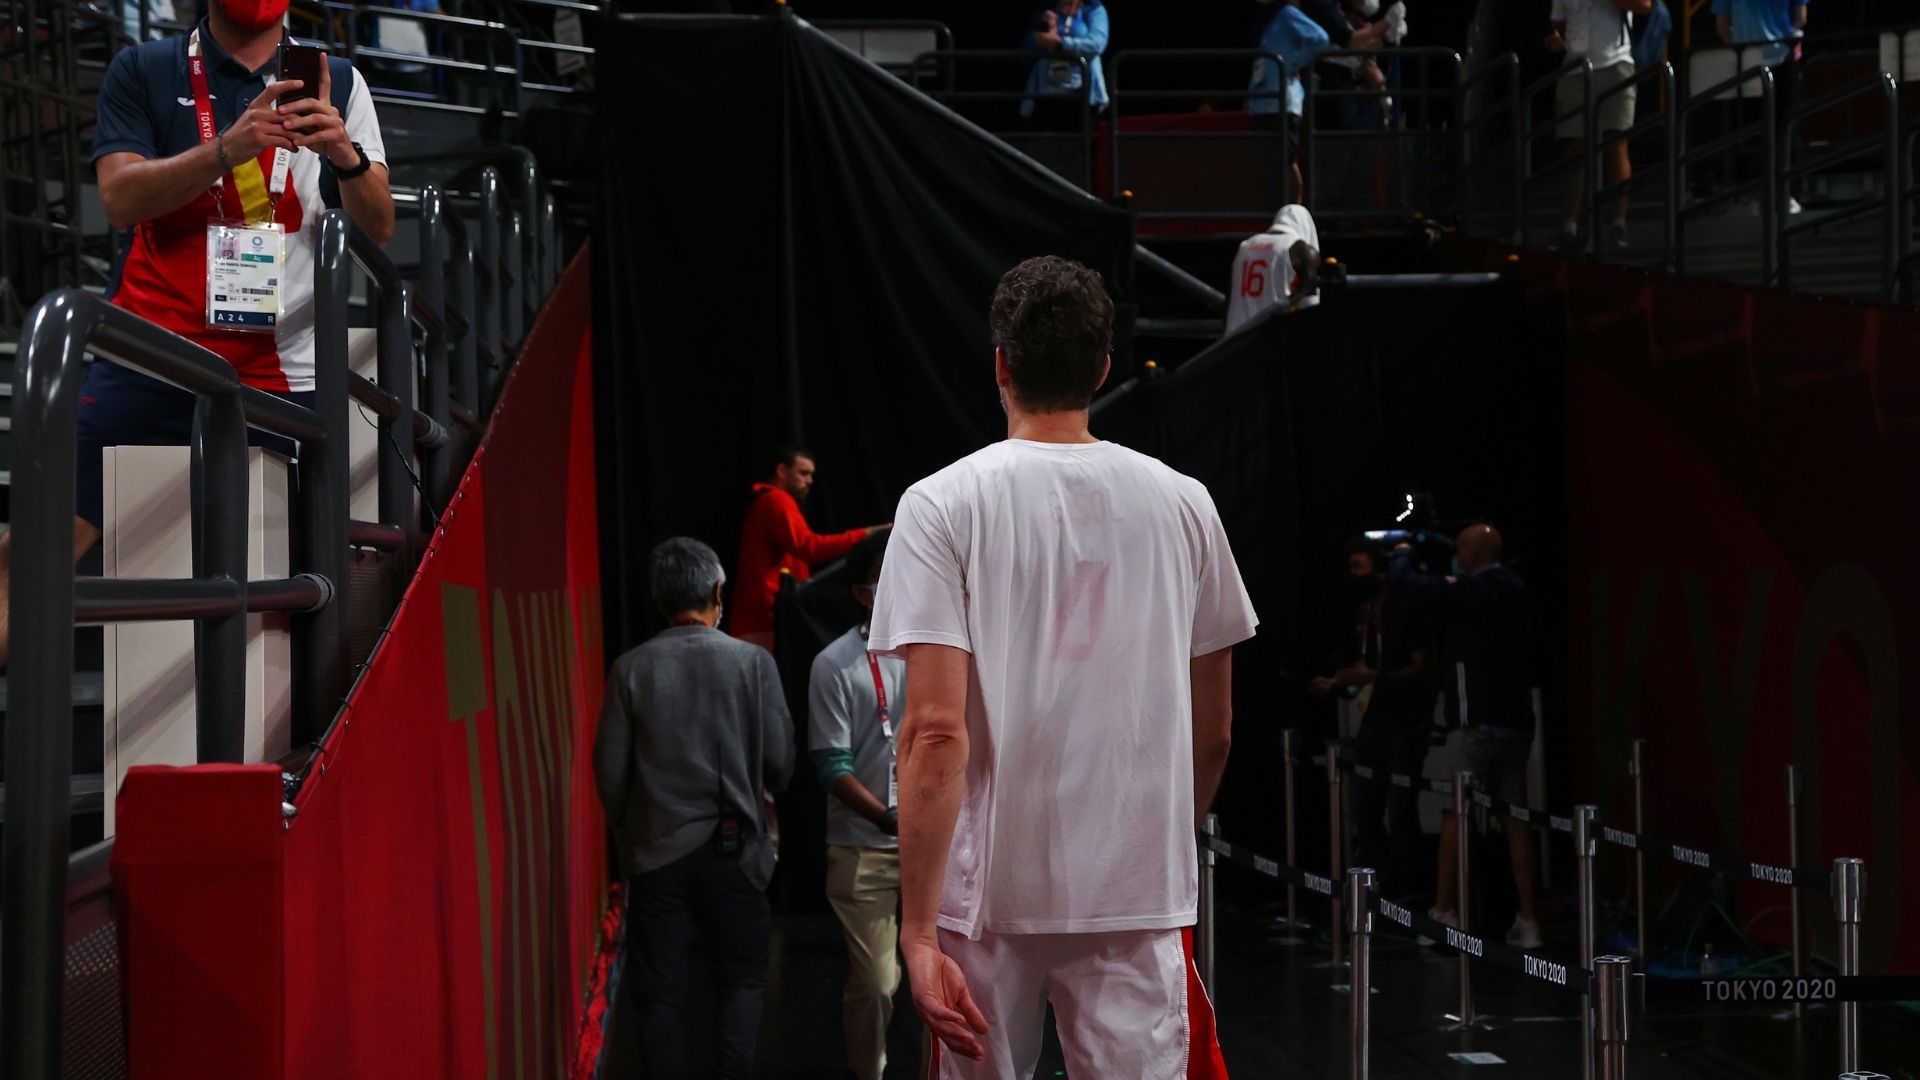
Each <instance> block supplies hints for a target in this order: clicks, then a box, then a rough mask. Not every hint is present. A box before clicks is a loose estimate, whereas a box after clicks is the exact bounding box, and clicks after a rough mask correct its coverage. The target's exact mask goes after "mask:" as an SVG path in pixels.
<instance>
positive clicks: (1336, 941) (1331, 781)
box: [1327, 739, 1347, 967]
mask: <svg viewBox="0 0 1920 1080" xmlns="http://www.w3.org/2000/svg"><path fill="white" fill-rule="evenodd" d="M1344 807H1345V804H1344V801H1343V800H1342V799H1341V797H1340V743H1339V742H1338V741H1337V740H1334V739H1328V740H1327V821H1328V825H1327V829H1328V832H1327V838H1328V841H1329V842H1328V844H1327V859H1328V861H1329V862H1330V864H1331V866H1332V869H1331V870H1329V871H1328V873H1327V877H1328V878H1329V879H1330V880H1333V881H1339V880H1340V873H1341V869H1342V867H1341V865H1340V864H1341V859H1340V853H1341V848H1342V839H1343V837H1344V836H1345V834H1346V831H1347V822H1346V815H1345V814H1344V813H1342V812H1341V811H1342V810H1343V809H1344ZM1343 925H1344V923H1343V921H1342V918H1341V907H1340V896H1339V894H1337V893H1336V894H1335V895H1334V896H1333V917H1332V918H1331V919H1330V920H1329V921H1328V922H1327V929H1328V931H1330V932H1329V933H1328V935H1327V936H1328V937H1330V938H1332V939H1333V966H1334V967H1339V966H1340V965H1341V963H1343V962H1344V958H1343V956H1342V955H1341V954H1342V953H1343V952H1344V944H1345V943H1344V940H1343V938H1344V937H1345V935H1343V934H1341V933H1340V929H1341V927H1342V926H1343Z"/></svg>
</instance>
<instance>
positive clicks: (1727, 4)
mask: <svg viewBox="0 0 1920 1080" xmlns="http://www.w3.org/2000/svg"><path fill="white" fill-rule="evenodd" d="M1713 24H1714V28H1715V29H1716V30H1718V31H1719V33H1720V40H1721V41H1723V42H1725V43H1727V44H1728V45H1731V46H1733V47H1734V48H1736V49H1739V48H1742V47H1744V46H1749V45H1758V46H1760V62H1761V63H1762V64H1765V65H1767V66H1768V67H1770V68H1772V69H1773V90H1774V99H1773V100H1774V105H1773V108H1774V113H1773V115H1774V124H1775V130H1776V132H1777V133H1778V137H1779V139H1780V147H1781V158H1782V164H1783V165H1784V164H1786V159H1787V158H1788V157H1789V156H1790V155H1791V153H1792V148H1791V147H1790V146H1788V144H1787V137H1786V133H1787V112H1788V111H1789V110H1790V109H1792V108H1793V103H1794V100H1795V99H1796V97H1797V96H1798V95H1797V93H1796V91H1797V90H1798V88H1799V81H1800V78H1799V77H1800V63H1799V61H1800V41H1801V39H1802V38H1804V37H1805V36H1806V32H1807V5H1806V3H1805V2H1804V0H1713ZM1755 171H1758V170H1755ZM1786 210H1787V213H1789V214H1797V213H1799V212H1800V203H1799V201H1798V200H1796V199H1795V198H1794V197H1793V193H1792V192H1787V193H1786ZM1755 211H1756V212H1758V203H1757V202H1756V204H1755Z"/></svg>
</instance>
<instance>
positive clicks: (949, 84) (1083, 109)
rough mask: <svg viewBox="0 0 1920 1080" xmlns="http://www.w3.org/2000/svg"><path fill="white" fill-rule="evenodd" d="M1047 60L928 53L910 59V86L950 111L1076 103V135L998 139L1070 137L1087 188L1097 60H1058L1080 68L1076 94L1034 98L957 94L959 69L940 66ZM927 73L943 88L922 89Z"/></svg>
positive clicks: (991, 52)
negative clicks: (995, 104)
mask: <svg viewBox="0 0 1920 1080" xmlns="http://www.w3.org/2000/svg"><path fill="white" fill-rule="evenodd" d="M816 29H817V28H816ZM822 34H823V35H824V31H822ZM836 44H839V43H838V42H836ZM843 47H844V46H843ZM1046 58H1047V54H1045V53H1041V52H1037V51H1035V50H1032V49H934V50H932V51H929V52H923V53H921V54H920V55H918V56H916V57H914V58H913V69H912V71H911V72H910V74H911V75H912V76H913V78H912V81H911V83H910V85H912V86H913V88H914V89H916V90H919V91H921V92H922V93H925V94H927V95H928V96H930V97H932V98H933V99H934V100H935V101H938V102H939V103H940V104H942V105H946V106H949V107H950V106H951V104H952V103H954V102H963V101H981V102H988V101H1007V102H1013V101H1018V102H1022V103H1025V102H1036V103H1037V102H1039V101H1041V100H1043V99H1045V100H1051V101H1071V102H1073V103H1075V104H1076V105H1077V106H1078V108H1077V109H1076V110H1075V116H1076V119H1077V120H1078V121H1079V123H1078V130H1077V131H1075V132H1071V133H1064V134H1063V133H1059V132H1033V133H1032V134H1031V136H1025V135H1024V133H1014V132H1004V131H1003V132H999V133H997V137H998V138H1000V139H1002V140H1005V139H1007V138H1008V137H1009V136H1013V137H1016V138H1018V137H1046V136H1052V137H1055V138H1064V137H1069V136H1071V137H1076V138H1078V140H1079V143H1080V157H1081V173H1082V175H1083V176H1085V177H1086V184H1087V185H1088V186H1091V184H1092V180H1093V64H1094V63H1095V62H1097V60H1096V61H1089V60H1088V59H1087V58H1086V57H1084V56H1071V57H1064V58H1061V59H1064V60H1065V61H1066V62H1069V63H1072V64H1074V65H1075V66H1077V67H1078V68H1079V70H1080V79H1079V82H1080V86H1079V88H1078V89H1077V90H1072V91H1067V92H1064V93H1063V92H1058V91H1055V92H1051V93H1039V94H1036V93H1034V92H1032V91H1030V90H1028V89H1027V88H1026V86H1025V84H1024V83H1022V85H1021V86H1020V87H1019V88H1017V89H1007V90H956V89H954V88H953V87H954V84H955V82H956V78H955V76H956V72H955V70H954V69H955V68H957V66H958V65H957V64H956V65H951V66H946V65H943V61H948V60H953V61H962V62H964V61H973V60H980V61H1001V62H1016V61H1017V62H1024V63H1025V64H1027V65H1028V67H1027V70H1029V71H1030V70H1032V65H1033V64H1034V63H1036V62H1038V61H1040V60H1043V59H1046ZM876 66H877V65H876ZM929 71H930V72H932V73H933V74H934V75H936V76H938V75H941V74H942V73H944V78H942V79H941V80H940V81H941V82H942V83H943V84H944V85H942V86H941V87H940V88H938V89H931V90H929V89H926V88H925V87H923V86H922V85H921V75H922V73H923V72H929ZM1062 179H1066V178H1065V177H1063V178H1062ZM1069 182H1072V183H1074V184H1075V186H1076V187H1078V186H1080V184H1079V183H1078V182H1075V181H1069Z"/></svg>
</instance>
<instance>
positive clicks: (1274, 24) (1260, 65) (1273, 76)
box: [1247, 4, 1333, 116]
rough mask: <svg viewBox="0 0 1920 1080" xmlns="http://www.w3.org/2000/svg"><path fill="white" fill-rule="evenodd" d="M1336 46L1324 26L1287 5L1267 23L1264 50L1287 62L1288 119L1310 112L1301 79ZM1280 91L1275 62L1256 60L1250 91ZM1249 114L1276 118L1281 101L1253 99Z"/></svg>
mask: <svg viewBox="0 0 1920 1080" xmlns="http://www.w3.org/2000/svg"><path fill="white" fill-rule="evenodd" d="M1332 44H1333V42H1332V41H1331V40H1330V39H1329V38H1328V37H1327V32H1326V31H1325V30H1322V29H1321V28H1320V24H1319V23H1316V22H1314V21H1313V20H1312V19H1310V18H1308V17H1307V14H1306V12H1303V11H1301V10H1300V9H1299V8H1297V7H1294V6H1293V5H1291V4H1286V5H1283V6H1282V7H1281V8H1280V10H1279V11H1276V12H1274V13H1273V21H1271V22H1269V23H1267V29H1266V31H1265V32H1264V33H1262V34H1261V35H1260V47H1261V48H1262V49H1264V50H1266V51H1267V52H1270V53H1273V54H1275V55H1277V56H1279V57H1280V59H1281V60H1283V61H1285V62H1286V65H1287V115H1288V116H1299V115H1300V114H1301V113H1303V112H1305V111H1306V101H1307V91H1306V84H1304V83H1302V82H1301V81H1300V80H1301V76H1302V75H1303V74H1305V72H1306V71H1307V69H1308V68H1309V67H1311V66H1312V65H1313V58H1314V57H1316V56H1318V55H1320V54H1321V53H1322V52H1325V51H1326V50H1327V49H1328V48H1329V47H1330V46H1331V45H1332ZM1279 89H1280V69H1279V68H1278V67H1277V66H1276V65H1275V64H1274V63H1273V62H1272V61H1271V60H1255V61H1254V62H1253V80H1252V81H1251V82H1249V83H1248V84H1247V90H1248V91H1249V92H1251V93H1256V94H1258V93H1262V92H1264V93H1267V94H1272V93H1273V92H1274V91H1276V90H1279ZM1247 111H1248V112H1251V113H1253V114H1254V115H1256V116H1260V115H1272V114H1274V113H1277V112H1279V111H1280V101H1279V99H1278V98H1276V97H1256V98H1250V99H1248V101H1247Z"/></svg>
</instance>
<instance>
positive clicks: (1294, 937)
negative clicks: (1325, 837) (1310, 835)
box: [1280, 728, 1302, 945]
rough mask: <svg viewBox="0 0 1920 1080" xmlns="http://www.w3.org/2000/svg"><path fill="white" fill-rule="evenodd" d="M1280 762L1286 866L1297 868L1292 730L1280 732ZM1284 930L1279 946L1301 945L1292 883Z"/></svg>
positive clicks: (1294, 761)
mask: <svg viewBox="0 0 1920 1080" xmlns="http://www.w3.org/2000/svg"><path fill="white" fill-rule="evenodd" d="M1280 760H1281V763H1282V766H1283V768H1282V769H1281V774H1282V775H1281V786H1282V787H1283V789H1284V791H1285V810H1286V821H1285V822H1284V823H1283V824H1284V828H1285V830H1286V844H1287V865H1288V866H1299V865H1300V860H1299V859H1298V858H1297V857H1296V853H1295V850H1294V848H1295V833H1294V815H1293V770H1294V767H1295V766H1296V765H1297V764H1298V762H1297V761H1296V760H1295V758H1294V755H1293V729H1292V728H1287V729H1285V730H1283V731H1281V732H1280ZM1286 929H1287V932H1286V934H1285V936H1284V937H1283V938H1282V939H1281V944H1286V945H1298V944H1301V942H1302V939H1301V937H1300V934H1299V931H1300V902H1299V896H1298V894H1297V893H1296V892H1295V890H1294V886H1293V882H1292V881H1288V882H1287V924H1286Z"/></svg>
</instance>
